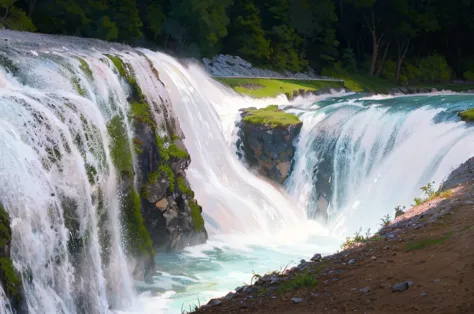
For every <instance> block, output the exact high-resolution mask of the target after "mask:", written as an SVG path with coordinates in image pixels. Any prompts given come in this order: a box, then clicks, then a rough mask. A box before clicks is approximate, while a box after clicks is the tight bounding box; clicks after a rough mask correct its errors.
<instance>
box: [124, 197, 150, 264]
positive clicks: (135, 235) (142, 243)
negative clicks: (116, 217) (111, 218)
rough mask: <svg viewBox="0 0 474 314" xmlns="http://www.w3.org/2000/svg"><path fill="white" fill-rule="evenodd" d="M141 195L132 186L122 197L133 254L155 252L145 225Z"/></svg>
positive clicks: (125, 222) (128, 239)
mask: <svg viewBox="0 0 474 314" xmlns="http://www.w3.org/2000/svg"><path fill="white" fill-rule="evenodd" d="M140 208H141V201H140V195H139V194H138V193H137V192H136V191H135V189H134V188H131V189H130V191H129V193H128V194H126V195H125V196H124V197H123V199H122V215H123V219H122V221H123V223H124V224H125V225H124V227H125V229H126V239H127V241H128V245H129V247H130V250H131V253H133V254H151V255H152V256H153V255H154V254H155V250H154V249H153V242H152V240H151V237H150V234H149V233H148V230H147V229H146V227H145V223H144V221H143V217H142V214H141V211H140Z"/></svg>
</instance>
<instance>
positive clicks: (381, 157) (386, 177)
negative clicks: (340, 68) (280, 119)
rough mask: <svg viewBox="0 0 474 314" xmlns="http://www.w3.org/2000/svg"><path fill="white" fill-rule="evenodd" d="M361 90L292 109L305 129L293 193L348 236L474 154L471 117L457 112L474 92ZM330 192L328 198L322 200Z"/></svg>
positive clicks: (374, 223)
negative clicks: (387, 93)
mask: <svg viewBox="0 0 474 314" xmlns="http://www.w3.org/2000/svg"><path fill="white" fill-rule="evenodd" d="M359 97H360V96H358V95H354V96H346V97H341V98H329V99H326V100H321V101H318V102H315V103H314V104H313V105H312V106H309V107H308V106H299V107H298V106H297V107H296V108H295V109H292V110H291V111H292V112H294V113H296V114H298V115H299V116H300V118H301V120H302V121H303V129H302V132H301V135H300V141H299V143H298V147H297V154H296V157H295V159H296V164H295V169H294V172H293V173H292V176H291V178H290V179H289V180H288V182H287V187H288V190H289V193H290V194H292V195H293V196H295V197H296V198H298V203H299V205H300V206H302V207H304V208H307V209H308V214H309V215H310V216H312V217H323V218H325V219H327V222H328V224H329V225H330V226H332V228H333V232H334V233H336V234H339V235H344V236H350V235H352V234H353V233H354V232H355V231H357V230H358V229H359V228H362V229H363V230H364V231H365V230H367V229H369V228H371V230H372V232H374V231H376V230H377V229H378V227H379V225H380V219H381V218H382V217H383V216H384V215H386V214H390V215H391V216H392V218H393V214H394V213H395V210H394V208H395V206H397V205H400V206H406V207H407V208H409V207H410V204H413V199H414V198H415V197H419V196H421V191H420V187H421V186H424V185H426V184H427V183H429V182H432V181H434V182H435V183H436V186H439V185H440V184H441V183H442V181H443V180H444V179H446V178H447V176H448V175H449V173H450V172H451V171H452V170H453V169H455V168H456V167H457V166H458V165H460V164H461V163H463V162H464V161H466V160H467V159H468V158H470V157H471V156H473V155H474V132H473V129H472V125H469V124H466V123H465V122H463V121H460V119H459V118H458V117H457V115H456V112H458V111H461V110H465V109H467V108H469V107H472V105H473V101H472V96H470V95H455V94H453V95H446V94H429V95H417V96H398V97H392V96H385V97H383V96H377V97H369V98H359ZM328 186H330V188H328ZM327 190H329V191H327ZM324 193H326V194H328V195H326V196H325V197H326V198H327V201H328V203H329V204H325V203H324V202H321V200H322V199H323V200H324V195H323V194H324ZM321 205H323V206H321ZM324 205H329V206H328V207H327V209H326V208H325V207H324ZM321 207H323V208H321Z"/></svg>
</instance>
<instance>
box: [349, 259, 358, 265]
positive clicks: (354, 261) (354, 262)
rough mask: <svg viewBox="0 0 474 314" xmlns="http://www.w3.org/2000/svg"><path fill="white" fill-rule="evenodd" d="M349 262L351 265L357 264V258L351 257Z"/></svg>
mask: <svg viewBox="0 0 474 314" xmlns="http://www.w3.org/2000/svg"><path fill="white" fill-rule="evenodd" d="M347 264H349V265H355V264H356V260H355V259H353V258H351V259H350V260H349V262H347Z"/></svg>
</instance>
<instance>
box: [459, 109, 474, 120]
mask: <svg viewBox="0 0 474 314" xmlns="http://www.w3.org/2000/svg"><path fill="white" fill-rule="evenodd" d="M458 115H459V116H460V117H461V119H462V120H464V121H474V108H473V109H469V110H465V111H462V112H460V113H458Z"/></svg>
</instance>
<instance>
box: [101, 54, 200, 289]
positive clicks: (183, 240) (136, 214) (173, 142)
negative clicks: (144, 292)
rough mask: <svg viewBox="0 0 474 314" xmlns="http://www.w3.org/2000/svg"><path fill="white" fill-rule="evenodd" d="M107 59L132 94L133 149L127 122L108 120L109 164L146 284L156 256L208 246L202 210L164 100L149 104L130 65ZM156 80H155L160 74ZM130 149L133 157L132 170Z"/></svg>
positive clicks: (136, 271)
mask: <svg viewBox="0 0 474 314" xmlns="http://www.w3.org/2000/svg"><path fill="white" fill-rule="evenodd" d="M108 58H109V59H110V60H111V61H112V62H113V63H114V65H115V67H116V68H117V69H118V70H119V72H120V74H121V76H122V77H123V79H124V80H125V81H126V82H128V85H129V87H130V91H131V92H130V95H129V99H128V101H129V103H130V106H131V113H132V115H131V116H132V117H131V118H132V125H133V128H134V135H135V137H134V138H133V139H132V140H131V142H132V143H133V148H131V147H129V142H130V140H129V139H127V138H123V137H122V134H125V133H126V132H124V129H125V126H124V123H123V120H124V119H125V117H116V118H114V119H112V121H111V122H110V123H109V126H108V130H109V134H110V136H111V137H112V139H113V140H112V143H111V151H112V159H113V160H114V164H115V166H116V168H117V170H118V171H119V172H120V178H119V187H120V190H121V195H123V197H122V200H121V204H122V216H123V217H122V223H123V225H124V226H125V229H126V234H125V238H126V243H127V244H128V250H129V253H130V255H131V256H133V258H132V260H133V261H134V277H135V278H139V279H144V280H145V281H149V280H151V275H152V274H153V273H154V262H153V256H154V255H155V251H156V250H165V251H177V250H182V249H183V248H184V247H186V246H189V245H196V244H202V243H204V242H205V241H206V240H207V232H206V230H205V228H204V220H203V218H202V215H201V213H202V208H201V206H199V204H198V203H197V201H196V200H195V199H194V193H193V191H192V190H191V188H190V186H189V183H188V181H187V180H186V173H185V170H186V169H187V167H188V166H189V164H190V162H191V159H190V156H189V154H188V152H187V151H186V148H185V147H184V144H183V141H182V139H183V133H182V131H181V128H180V126H179V122H178V120H177V119H176V118H175V116H174V115H173V113H172V112H167V110H168V109H167V108H169V106H166V104H165V101H166V100H163V99H160V100H156V101H154V102H153V103H149V101H148V100H147V99H146V97H144V95H143V94H142V90H141V88H140V86H139V85H138V83H137V81H136V78H135V73H133V69H132V68H131V67H130V66H129V65H128V64H126V63H125V62H124V61H123V60H121V59H120V58H119V57H118V56H111V55H109V56H108ZM150 66H151V65H150ZM154 75H155V76H156V78H157V79H158V80H159V76H158V73H157V72H154ZM163 89H164V88H163ZM158 102H161V103H158ZM155 112H160V113H161V114H162V115H163V116H164V121H163V123H162V125H160V126H159V125H157V123H156V120H155V119H154V113H155ZM131 149H133V150H134V152H135V156H136V160H135V165H136V166H135V167H134V162H133V158H132V156H131ZM127 152H130V155H129V156H127ZM105 238H106V237H105Z"/></svg>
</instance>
